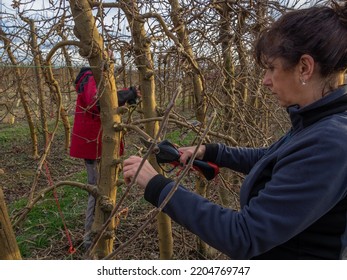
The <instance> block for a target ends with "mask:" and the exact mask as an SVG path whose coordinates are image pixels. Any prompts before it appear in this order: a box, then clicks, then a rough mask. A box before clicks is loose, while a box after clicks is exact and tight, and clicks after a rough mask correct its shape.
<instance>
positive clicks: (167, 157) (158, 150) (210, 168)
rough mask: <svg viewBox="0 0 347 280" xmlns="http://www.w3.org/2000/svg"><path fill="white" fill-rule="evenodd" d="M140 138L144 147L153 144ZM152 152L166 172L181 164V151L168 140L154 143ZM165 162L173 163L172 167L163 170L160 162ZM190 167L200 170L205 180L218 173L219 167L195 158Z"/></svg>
mask: <svg viewBox="0 0 347 280" xmlns="http://www.w3.org/2000/svg"><path fill="white" fill-rule="evenodd" d="M140 140H141V142H142V144H143V145H144V146H145V147H146V148H149V147H150V146H151V145H152V144H153V141H149V140H146V139H144V138H142V137H141V138H140ZM153 153H154V154H155V156H156V160H157V162H158V165H159V166H160V168H161V169H162V170H163V171H164V172H166V173H168V172H171V171H172V170H173V169H175V168H176V167H177V166H180V165H181V164H180V161H179V159H180V157H181V152H180V151H179V150H178V149H177V148H176V147H175V146H174V145H173V144H172V143H171V142H170V141H169V140H163V141H161V142H158V143H156V145H155V146H154V148H153ZM165 163H170V164H171V165H173V168H172V169H170V170H165V169H164V168H163V167H162V164H165ZM192 167H193V169H194V170H197V171H198V172H200V173H201V174H202V175H203V176H204V177H205V178H206V179H207V180H212V179H213V178H214V177H216V176H217V175H218V173H219V167H218V166H217V165H216V164H214V163H211V162H207V161H202V160H198V159H195V160H194V161H193V166H192Z"/></svg>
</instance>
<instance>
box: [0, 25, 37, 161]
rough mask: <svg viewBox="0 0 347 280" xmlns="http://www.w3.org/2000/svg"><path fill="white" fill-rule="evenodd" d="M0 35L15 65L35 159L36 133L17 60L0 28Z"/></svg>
mask: <svg viewBox="0 0 347 280" xmlns="http://www.w3.org/2000/svg"><path fill="white" fill-rule="evenodd" d="M0 35H1V36H0V38H1V40H2V41H3V42H4V47H5V50H6V52H7V54H8V56H9V58H10V60H11V63H12V64H13V65H15V76H16V80H17V85H18V92H19V96H20V100H21V102H22V105H23V108H24V111H25V116H26V118H27V122H28V126H29V129H30V136H31V143H32V156H33V158H34V159H37V158H38V157H39V153H38V140H37V132H36V129H35V124H34V121H33V119H32V116H31V114H30V109H29V105H28V101H27V100H26V99H25V92H24V89H23V86H22V79H21V73H20V71H19V67H17V60H16V59H15V57H14V55H13V53H12V51H11V47H10V41H9V40H8V39H7V37H6V34H5V32H4V31H3V30H2V28H1V27H0Z"/></svg>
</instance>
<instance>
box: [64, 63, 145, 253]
mask: <svg viewBox="0 0 347 280" xmlns="http://www.w3.org/2000/svg"><path fill="white" fill-rule="evenodd" d="M75 89H76V92H77V94H78V95H77V100H76V109H75V117H74V124H73V129H72V134H71V145H70V156H71V157H74V158H81V159H84V162H85V166H86V170H87V181H88V184H91V185H96V184H97V179H98V169H97V164H98V159H99V158H100V157H101V142H102V141H101V135H102V128H101V120H100V107H99V104H98V101H97V99H96V93H97V85H96V82H95V79H94V77H93V73H92V71H91V69H90V68H89V67H83V68H82V69H81V70H80V72H79V74H78V75H77V77H76V80H75ZM117 96H118V106H123V105H125V104H126V103H127V104H128V105H133V104H136V101H137V99H138V98H139V97H140V96H141V94H140V91H139V89H137V88H136V87H134V86H132V87H130V88H124V89H122V90H119V91H117ZM123 150H124V145H123V142H122V143H121V145H120V155H122V154H123ZM94 208H95V198H94V197H93V196H92V195H91V194H90V195H89V197H88V205H87V211H86V219H85V237H84V246H85V248H86V249H87V248H89V246H90V244H91V241H92V240H91V236H90V231H91V228H92V224H93V220H94Z"/></svg>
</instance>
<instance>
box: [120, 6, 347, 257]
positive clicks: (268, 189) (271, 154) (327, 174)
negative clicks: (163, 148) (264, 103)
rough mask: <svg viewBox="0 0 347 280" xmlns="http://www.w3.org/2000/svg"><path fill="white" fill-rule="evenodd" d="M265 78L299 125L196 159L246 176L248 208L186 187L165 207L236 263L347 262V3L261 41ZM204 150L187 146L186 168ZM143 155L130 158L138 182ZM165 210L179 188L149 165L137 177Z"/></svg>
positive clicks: (258, 51)
mask: <svg viewBox="0 0 347 280" xmlns="http://www.w3.org/2000/svg"><path fill="white" fill-rule="evenodd" d="M255 57H256V60H257V62H258V63H259V64H260V65H262V66H263V67H264V68H265V75H264V79H263V84H264V86H265V87H267V88H268V89H269V90H270V91H271V93H272V94H274V95H275V96H276V98H277V99H278V102H279V104H280V105H281V106H283V107H285V108H286V110H287V112H288V114H289V117H290V120H291V123H292V127H291V129H290V131H288V132H287V133H286V134H285V135H284V136H283V137H281V138H280V139H279V140H278V141H276V142H275V143H273V144H272V145H271V146H269V147H267V148H258V149H256V148H240V147H228V146H226V145H224V144H220V143H219V144H206V145H201V146H199V147H198V152H197V154H196V158H198V159H201V160H205V161H210V162H214V163H216V164H217V165H219V166H220V167H226V168H230V169H233V170H236V171H238V172H242V173H244V174H246V175H247V176H246V178H245V180H244V182H243V184H242V186H241V190H240V203H241V210H240V211H234V210H231V209H226V208H223V207H221V206H219V205H216V204H214V203H212V202H210V201H208V200H206V199H205V198H203V197H200V196H199V195H197V194H195V193H192V192H190V191H188V190H186V189H185V188H184V187H183V186H180V187H179V188H178V189H177V190H176V192H175V193H174V194H173V196H172V198H171V199H170V200H169V202H168V203H167V204H166V206H165V207H164V209H163V211H164V212H165V213H167V214H168V215H169V216H170V217H172V219H173V220H175V221H176V222H177V223H179V224H181V225H183V226H184V227H186V228H187V229H188V230H190V231H191V232H193V233H195V234H196V235H198V236H199V237H200V238H202V239H203V240H204V241H205V242H207V243H208V244H210V245H211V246H213V247H215V248H216V249H218V250H220V251H221V252H223V253H225V254H226V255H228V256H230V258H233V259H346V258H347V86H341V85H339V82H338V81H339V77H340V75H342V74H343V73H344V71H345V70H346V68H347V5H345V6H340V5H338V4H337V3H335V2H331V5H330V7H328V6H319V7H318V6H316V7H311V8H307V9H301V10H295V11H291V12H288V13H287V14H284V15H283V16H282V17H281V18H280V19H279V20H278V21H276V22H275V23H274V24H272V26H271V27H270V28H268V29H266V30H264V31H263V32H262V33H261V34H260V36H259V39H258V40H257V42H256V44H255ZM195 149H196V147H185V148H181V149H180V151H181V152H182V155H181V158H180V160H181V162H182V163H183V164H185V163H186V162H187V159H188V158H189V157H191V156H192V155H193V152H194V151H195ZM141 160H142V159H141V158H139V157H135V156H131V157H130V158H129V159H127V160H126V161H125V162H124V169H123V172H124V178H125V180H126V182H130V181H131V180H132V179H133V177H134V175H135V173H136V171H137V169H138V168H139V165H140V162H141ZM136 182H137V184H138V185H139V186H140V187H142V188H144V189H145V193H144V196H145V198H146V199H147V200H148V201H149V202H151V203H152V204H153V205H154V206H159V205H160V204H161V203H162V202H163V200H164V199H165V197H166V196H167V194H168V193H169V192H170V190H171V189H172V187H173V186H174V182H173V181H172V180H171V179H167V178H165V177H163V176H162V175H159V174H158V173H157V172H156V171H155V170H154V168H153V167H152V166H151V165H150V164H149V163H148V162H147V161H146V162H145V164H144V166H143V167H142V169H141V171H140V172H139V174H138V176H137V178H136Z"/></svg>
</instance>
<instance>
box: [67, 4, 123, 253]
mask: <svg viewBox="0 0 347 280" xmlns="http://www.w3.org/2000/svg"><path fill="white" fill-rule="evenodd" d="M69 2H70V7H71V10H72V14H73V18H74V21H75V28H74V33H75V35H76V36H77V38H79V39H80V41H81V43H82V44H83V46H84V47H83V48H81V49H80V54H81V56H84V57H87V58H88V61H89V64H90V66H91V68H92V71H93V76H94V78H95V81H96V84H97V86H98V95H97V97H98V98H99V100H100V111H101V125H102V130H103V132H102V155H101V162H100V168H99V169H100V171H99V182H98V188H99V191H100V193H101V197H100V198H98V199H97V201H96V208H95V218H94V223H93V231H95V232H98V231H100V229H101V228H102V225H103V224H104V223H105V222H106V221H107V219H108V217H109V215H110V213H111V211H112V209H113V207H114V205H115V201H116V194H117V189H116V181H117V179H118V173H119V166H118V165H115V164H114V162H115V160H116V159H118V158H119V147H120V133H121V132H120V131H116V132H115V130H114V124H117V123H120V116H119V115H118V114H116V113H115V111H116V110H115V109H116V108H117V107H118V100H117V94H116V92H117V90H116V82H115V79H114V65H113V61H112V60H110V59H109V57H108V53H107V52H106V51H105V50H104V43H103V39H102V37H101V35H100V34H99V32H98V30H97V28H96V22H95V18H94V16H93V14H92V9H91V7H90V5H89V1H88V0H79V1H73V0H70V1H69ZM114 230H115V220H114V219H112V221H111V222H110V223H109V225H108V227H107V229H106V231H105V232H104V234H103V236H102V238H101V239H100V240H99V241H98V243H97V245H96V248H95V250H94V251H93V252H92V255H93V258H96V259H100V258H103V257H105V256H107V255H109V254H110V253H111V252H112V250H113V242H114Z"/></svg>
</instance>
